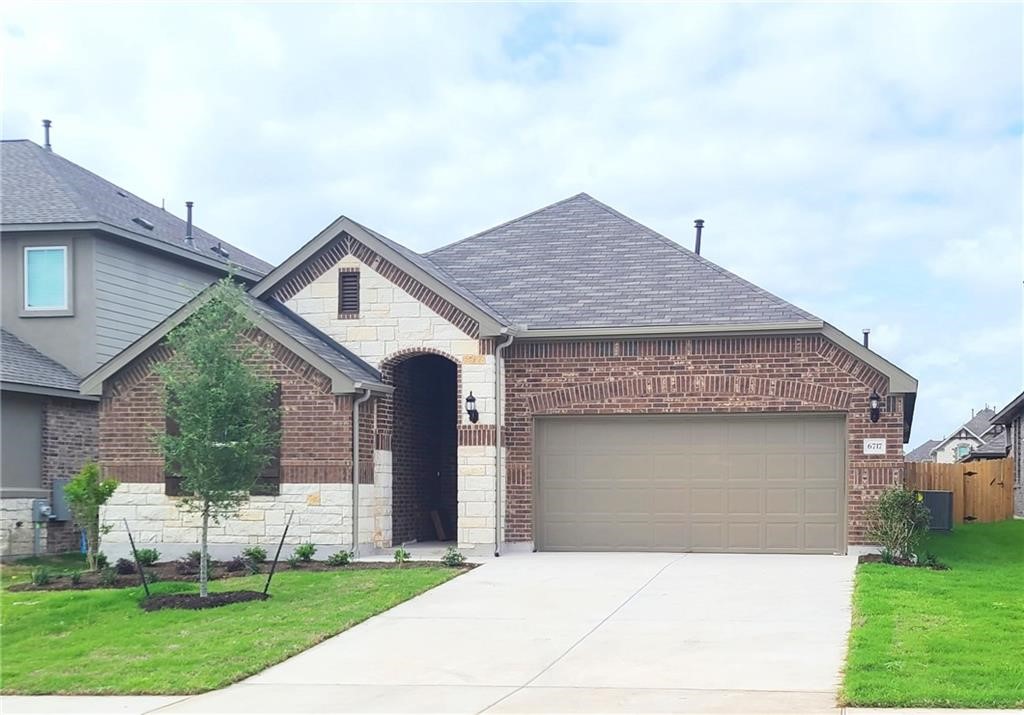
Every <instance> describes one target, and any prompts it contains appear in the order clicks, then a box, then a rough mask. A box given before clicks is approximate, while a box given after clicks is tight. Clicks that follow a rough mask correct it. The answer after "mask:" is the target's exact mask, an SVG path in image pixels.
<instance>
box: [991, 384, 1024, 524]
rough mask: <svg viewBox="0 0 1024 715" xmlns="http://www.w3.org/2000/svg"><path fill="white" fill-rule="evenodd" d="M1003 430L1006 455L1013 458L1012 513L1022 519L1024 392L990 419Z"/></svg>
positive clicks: (1023, 506)
mask: <svg viewBox="0 0 1024 715" xmlns="http://www.w3.org/2000/svg"><path fill="white" fill-rule="evenodd" d="M992 422H993V423H994V424H997V425H1002V426H1003V427H1004V428H1005V432H1004V434H1005V435H1006V442H1007V446H1008V452H1007V453H1008V455H1009V456H1010V457H1013V513H1014V514H1015V515H1016V516H1019V517H1024V464H1021V463H1022V462H1024V392H1022V393H1020V394H1019V395H1017V396H1016V397H1014V398H1013V399H1012V400H1010V404H1008V405H1007V406H1006V407H1004V408H1003V409H1001V410H999V412H997V413H996V414H995V416H994V417H993V418H992Z"/></svg>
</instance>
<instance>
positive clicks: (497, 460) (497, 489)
mask: <svg viewBox="0 0 1024 715" xmlns="http://www.w3.org/2000/svg"><path fill="white" fill-rule="evenodd" d="M501 332H502V333H508V338H507V339H506V340H505V342H503V343H499V344H498V345H497V346H495V348H494V555H495V556H501V410H502V404H501V399H502V397H503V395H502V390H503V388H504V384H503V381H502V379H501V366H502V362H501V353H502V351H503V350H504V349H505V348H507V347H508V346H509V345H511V344H512V340H513V339H514V336H513V335H512V334H511V333H509V332H508V328H502V331H501Z"/></svg>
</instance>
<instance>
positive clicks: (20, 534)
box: [0, 497, 47, 558]
mask: <svg viewBox="0 0 1024 715" xmlns="http://www.w3.org/2000/svg"><path fill="white" fill-rule="evenodd" d="M33 528H34V527H33V525H32V499H22V498H20V497H11V498H6V499H0V558H3V557H14V556H31V555H32V552H33V549H34V548H35V545H34V543H33V542H34V539H35V536H34V533H33ZM46 531H47V530H46V528H43V529H40V534H39V538H40V542H39V548H40V552H41V553H45V552H46Z"/></svg>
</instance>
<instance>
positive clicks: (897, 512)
mask: <svg viewBox="0 0 1024 715" xmlns="http://www.w3.org/2000/svg"><path fill="white" fill-rule="evenodd" d="M867 517H868V531H867V534H868V538H869V539H871V540H872V541H876V542H878V543H879V544H880V545H881V546H882V560H883V561H886V562H887V563H894V562H895V563H903V564H910V563H913V562H914V559H915V556H914V554H915V553H916V551H917V547H918V546H919V545H920V543H921V539H922V538H924V535H925V532H926V531H927V530H928V525H929V523H930V522H931V513H930V512H929V511H928V507H926V506H925V505H924V504H923V502H922V500H921V495H920V494H918V493H917V492H914V491H911V490H909V489H904V488H902V487H892V488H891V489H886V490H885V491H884V492H882V495H881V496H880V497H878V501H877V502H875V503H874V504H872V505H871V507H870V508H869V509H868V514H867Z"/></svg>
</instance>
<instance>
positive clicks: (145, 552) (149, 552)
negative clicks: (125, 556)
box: [135, 549, 160, 566]
mask: <svg viewBox="0 0 1024 715" xmlns="http://www.w3.org/2000/svg"><path fill="white" fill-rule="evenodd" d="M135 558H136V559H137V560H138V562H139V563H140V564H141V565H143V566H152V565H153V564H155V563H156V562H157V559H159V558H160V552H159V551H157V550H156V549H138V550H137V551H136V552H135Z"/></svg>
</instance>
